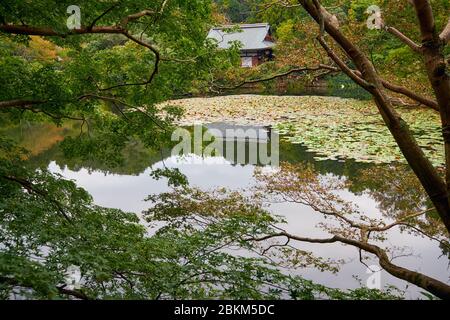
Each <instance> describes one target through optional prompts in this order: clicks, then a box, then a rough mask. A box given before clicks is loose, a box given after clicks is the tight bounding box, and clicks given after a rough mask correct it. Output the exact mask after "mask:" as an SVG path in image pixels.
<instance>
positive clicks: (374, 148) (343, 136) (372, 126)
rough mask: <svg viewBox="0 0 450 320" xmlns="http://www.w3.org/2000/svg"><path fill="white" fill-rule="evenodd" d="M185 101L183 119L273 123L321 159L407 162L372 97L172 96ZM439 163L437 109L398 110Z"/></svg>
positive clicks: (186, 121)
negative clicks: (369, 98)
mask: <svg viewBox="0 0 450 320" xmlns="http://www.w3.org/2000/svg"><path fill="white" fill-rule="evenodd" d="M169 104H170V105H175V106H179V107H182V108H183V109H184V110H185V115H184V117H183V119H182V120H181V121H180V123H179V124H180V125H192V124H199V123H211V122H228V123H235V124H240V125H245V124H248V125H271V126H272V127H273V128H274V130H275V131H277V132H278V133H279V134H281V135H282V136H283V138H284V139H286V140H288V141H289V142H291V143H294V144H302V145H304V146H306V147H307V148H308V151H310V152H314V153H315V154H316V160H318V161H320V160H345V159H354V160H355V161H358V162H367V163H391V162H406V160H405V159H404V157H403V155H402V153H401V152H400V149H399V148H398V146H397V144H396V142H395V140H394V139H393V137H392V135H391V134H390V132H389V130H388V129H387V127H386V126H385V125H384V122H383V120H382V118H381V116H380V115H379V113H378V111H377V108H376V106H375V105H374V103H373V102H371V101H360V100H354V99H343V98H338V97H317V96H302V97H297V96H259V95H239V96H225V97H214V98H193V99H182V100H175V101H171V102H169ZM398 111H399V112H400V114H401V115H402V117H403V119H404V120H405V121H406V122H407V123H408V124H409V126H410V129H411V131H412V132H413V134H414V136H415V137H416V139H417V142H418V143H419V145H420V146H421V147H422V149H423V150H424V152H425V154H426V155H427V156H428V158H429V159H430V160H431V161H432V162H433V164H434V165H435V166H441V165H443V164H444V154H443V150H444V148H443V139H442V135H441V131H440V120H439V115H438V114H437V112H435V111H433V110H431V109H427V108H401V109H399V110H398Z"/></svg>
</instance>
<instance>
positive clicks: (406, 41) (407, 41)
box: [385, 26, 422, 53]
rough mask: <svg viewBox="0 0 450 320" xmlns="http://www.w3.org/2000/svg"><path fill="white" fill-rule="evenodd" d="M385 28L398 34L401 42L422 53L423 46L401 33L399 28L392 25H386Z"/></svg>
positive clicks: (395, 34) (391, 32)
mask: <svg viewBox="0 0 450 320" xmlns="http://www.w3.org/2000/svg"><path fill="white" fill-rule="evenodd" d="M385 30H386V31H387V32H389V33H390V34H393V35H394V36H396V37H397V38H398V39H399V40H400V41H401V42H403V43H404V44H406V45H407V46H408V47H410V48H411V49H412V50H413V51H414V52H418V53H422V47H421V46H419V45H418V44H417V43H415V42H414V41H413V40H411V39H410V38H408V37H407V36H406V35H404V34H403V33H401V32H400V31H399V30H398V29H396V28H394V27H390V26H385Z"/></svg>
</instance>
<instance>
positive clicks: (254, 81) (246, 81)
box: [215, 64, 339, 90]
mask: <svg viewBox="0 0 450 320" xmlns="http://www.w3.org/2000/svg"><path fill="white" fill-rule="evenodd" d="M318 70H328V71H333V72H337V71H339V69H338V68H336V67H333V66H329V65H325V64H320V65H318V66H316V67H302V68H293V69H290V70H289V71H286V72H282V73H278V74H275V75H273V76H270V77H266V78H262V79H254V80H245V81H242V82H241V83H239V84H237V85H235V86H230V87H221V86H215V87H216V88H218V89H223V90H234V89H238V88H240V87H242V86H244V85H247V84H255V83H260V82H267V81H271V80H275V79H277V78H283V77H286V76H288V75H290V74H292V73H299V72H306V71H318Z"/></svg>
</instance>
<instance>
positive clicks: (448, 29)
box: [439, 18, 450, 44]
mask: <svg viewBox="0 0 450 320" xmlns="http://www.w3.org/2000/svg"><path fill="white" fill-rule="evenodd" d="M439 38H440V39H441V40H442V41H443V43H444V44H447V43H448V42H449V41H450V18H449V19H448V23H447V25H446V26H445V28H444V30H442V32H441V34H440V35H439Z"/></svg>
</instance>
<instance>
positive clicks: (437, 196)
mask: <svg viewBox="0 0 450 320" xmlns="http://www.w3.org/2000/svg"><path fill="white" fill-rule="evenodd" d="M299 3H300V4H301V5H302V6H303V7H304V8H305V9H306V11H307V12H308V13H309V14H310V15H311V17H312V18H313V19H314V20H316V21H317V23H319V24H321V23H323V27H324V30H325V31H326V32H327V33H328V34H329V35H330V36H331V37H332V38H333V39H334V40H335V41H336V42H337V43H338V44H339V46H340V47H341V48H342V49H343V50H344V51H345V52H346V53H347V55H348V56H349V57H350V58H351V59H352V61H353V62H354V63H355V65H356V67H357V69H358V70H359V71H360V72H361V75H362V78H363V79H364V80H365V81H366V82H368V83H369V84H370V86H368V87H364V89H366V90H367V91H369V92H370V93H371V94H372V96H373V97H374V100H375V103H376V105H377V107H378V110H379V112H380V114H381V116H382V117H383V120H384V122H385V124H386V126H387V127H388V128H389V131H390V132H391V134H392V136H393V137H394V139H395V141H396V142H397V144H398V146H399V147H400V150H401V151H402V153H403V155H404V156H405V158H406V160H407V162H408V164H409V165H410V167H411V168H412V170H413V171H414V173H415V174H416V176H417V177H418V178H419V180H420V182H421V184H422V186H423V187H424V189H425V191H426V192H427V194H428V196H429V197H430V199H431V201H432V202H433V205H434V207H435V208H436V210H437V212H438V214H439V216H440V218H441V220H442V222H443V223H444V225H445V227H446V228H447V231H448V232H449V233H450V205H449V200H448V192H447V186H446V184H445V182H444V180H443V179H442V178H441V177H440V175H439V173H438V172H437V170H436V169H435V168H434V167H433V165H432V163H431V162H430V160H429V159H428V158H427V157H426V156H425V154H424V153H423V151H422V149H421V148H420V147H419V145H418V144H417V141H416V140H415V138H414V136H413V135H412V133H411V131H410V130H409V128H408V125H407V124H406V123H405V121H403V119H402V118H401V117H400V115H399V114H398V113H397V112H396V111H395V109H394V108H393V107H392V104H391V102H390V101H389V99H388V98H387V97H386V96H385V94H384V92H383V84H382V82H381V79H380V77H379V76H378V74H377V72H376V70H375V67H374V66H373V64H372V63H371V62H370V60H369V59H368V58H367V57H366V56H365V55H364V53H363V52H362V51H361V50H360V49H359V48H358V47H357V46H356V45H354V44H353V43H351V42H350V40H348V39H347V38H346V37H345V36H344V35H343V34H342V32H341V31H340V30H339V29H338V28H337V27H336V26H335V25H334V24H333V22H332V21H330V19H329V17H330V14H329V13H327V14H323V13H324V12H326V10H325V9H324V8H323V7H320V10H321V11H320V12H319V10H318V9H317V8H316V6H315V5H314V3H313V2H312V1H308V0H299ZM358 84H359V85H361V84H360V83H358ZM447 103H448V101H447Z"/></svg>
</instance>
